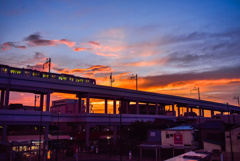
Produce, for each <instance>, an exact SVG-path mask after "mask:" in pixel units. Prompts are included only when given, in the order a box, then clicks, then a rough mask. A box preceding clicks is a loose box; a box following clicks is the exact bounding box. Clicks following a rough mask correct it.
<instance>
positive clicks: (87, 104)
mask: <svg viewBox="0 0 240 161" xmlns="http://www.w3.org/2000/svg"><path fill="white" fill-rule="evenodd" d="M86 106H87V107H86V108H87V111H86V112H87V113H89V106H90V97H89V93H87V97H86Z"/></svg>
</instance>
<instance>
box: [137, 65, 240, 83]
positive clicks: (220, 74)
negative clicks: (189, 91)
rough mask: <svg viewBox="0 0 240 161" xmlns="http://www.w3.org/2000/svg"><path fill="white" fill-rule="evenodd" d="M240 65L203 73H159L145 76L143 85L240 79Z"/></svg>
mask: <svg viewBox="0 0 240 161" xmlns="http://www.w3.org/2000/svg"><path fill="white" fill-rule="evenodd" d="M239 71H240V66H237V67H232V68H222V69H219V70H215V71H208V72H201V73H194V72H192V73H180V74H169V75H158V76H149V77H143V78H142V79H144V84H142V85H141V86H142V87H152V86H166V85H168V84H172V83H175V84H179V83H180V84H181V83H183V82H185V81H194V80H219V79H240V72H239Z"/></svg>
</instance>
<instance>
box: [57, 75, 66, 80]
mask: <svg viewBox="0 0 240 161" xmlns="http://www.w3.org/2000/svg"><path fill="white" fill-rule="evenodd" d="M58 79H59V80H67V77H64V76H59V77H58Z"/></svg>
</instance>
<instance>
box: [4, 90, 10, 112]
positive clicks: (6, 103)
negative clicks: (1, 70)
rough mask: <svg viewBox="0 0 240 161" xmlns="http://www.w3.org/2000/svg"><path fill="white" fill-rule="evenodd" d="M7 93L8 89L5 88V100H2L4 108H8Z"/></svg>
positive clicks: (8, 93) (8, 92)
mask: <svg viewBox="0 0 240 161" xmlns="http://www.w3.org/2000/svg"><path fill="white" fill-rule="evenodd" d="M9 95H10V90H9V89H8V88H7V89H6V91H5V100H4V108H5V109H8V106H9Z"/></svg>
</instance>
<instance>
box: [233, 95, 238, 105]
mask: <svg viewBox="0 0 240 161" xmlns="http://www.w3.org/2000/svg"><path fill="white" fill-rule="evenodd" d="M233 99H236V100H238V106H239V96H234V97H233Z"/></svg>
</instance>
